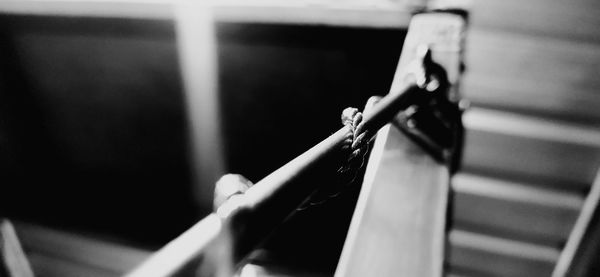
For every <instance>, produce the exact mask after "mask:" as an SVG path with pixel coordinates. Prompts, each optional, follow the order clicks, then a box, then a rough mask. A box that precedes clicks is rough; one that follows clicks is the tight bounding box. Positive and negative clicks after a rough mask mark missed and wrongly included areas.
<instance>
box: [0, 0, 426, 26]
mask: <svg viewBox="0 0 600 277" xmlns="http://www.w3.org/2000/svg"><path fill="white" fill-rule="evenodd" d="M173 3H174V2H173V1H168V0H113V1H99V0H88V1H64V0H62V1H61V0H52V1H33V0H27V1H20V0H8V1H2V2H0V12H1V13H12V14H35V15H61V16H86V17H125V18H143V19H172V18H173V17H174V12H173V7H172V6H173ZM209 3H210V5H212V6H213V7H214V11H215V18H216V20H217V21H220V22H242V23H257V22H260V23H284V24H310V25H334V26H357V27H385V28H405V27H406V26H407V25H408V21H409V19H410V16H411V11H412V10H414V9H415V8H417V7H422V6H423V5H424V1H423V0H406V1H389V0H379V1H375V2H372V1H370V2H366V1H363V2H361V1H307V0H296V1H276V0H253V1H239V0H234V1H212V2H209Z"/></svg>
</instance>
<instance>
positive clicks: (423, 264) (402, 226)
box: [336, 13, 466, 277]
mask: <svg viewBox="0 0 600 277" xmlns="http://www.w3.org/2000/svg"><path fill="white" fill-rule="evenodd" d="M465 25H466V24H465V20H464V18H463V17H461V16H459V15H454V14H446V13H432V14H419V15H416V16H415V17H414V18H413V19H412V21H411V24H410V26H409V29H408V34H407V37H406V40H405V43H404V48H403V51H402V55H401V58H400V61H399V64H398V70H397V71H396V75H395V77H394V81H393V84H392V88H391V92H390V93H394V92H395V91H396V90H397V89H398V88H399V87H402V84H403V83H404V82H405V80H404V76H406V72H403V69H404V68H406V65H407V64H408V63H409V62H410V61H412V60H413V58H414V56H415V49H416V47H417V46H419V45H423V44H425V45H429V47H430V48H431V49H432V51H433V58H434V61H435V62H437V63H440V64H441V65H442V66H444V68H445V69H446V70H447V71H448V75H449V79H450V82H451V83H452V84H456V82H457V81H458V76H459V66H460V61H461V48H462V40H463V35H464V29H465ZM449 177H450V174H449V170H448V168H447V167H446V166H445V165H443V164H440V163H438V162H437V161H435V160H434V159H433V158H432V157H430V156H429V155H428V154H427V153H425V152H424V151H423V150H422V149H421V148H420V147H418V146H417V145H416V144H414V143H413V142H412V141H410V140H409V139H408V138H407V137H406V136H405V135H404V134H403V133H402V132H401V131H400V130H398V129H397V128H396V127H394V126H393V125H391V124H388V125H387V126H385V127H384V128H382V129H381V130H380V131H379V133H378V134H377V139H376V141H375V146H374V148H373V151H372V153H371V156H370V159H369V164H368V166H367V170H366V173H365V178H364V182H363V186H362V190H361V192H360V196H359V199H358V202H357V206H356V209H355V213H354V215H353V218H352V223H351V224H350V228H349V231H348V236H347V239H346V243H345V245H344V249H343V251H342V255H341V258H340V262H339V264H338V268H337V271H336V276H407V277H414V276H421V277H433V276H435V277H439V276H442V274H443V261H444V244H445V232H446V214H447V208H448V195H449Z"/></svg>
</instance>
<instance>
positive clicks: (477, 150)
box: [463, 108, 600, 190]
mask: <svg viewBox="0 0 600 277" xmlns="http://www.w3.org/2000/svg"><path fill="white" fill-rule="evenodd" d="M463 120H464V124H465V127H466V129H467V133H466V141H465V149H464V157H463V166H464V169H465V170H466V171H471V172H484V173H486V174H492V175H495V176H501V177H503V178H508V177H510V178H516V179H518V180H522V181H524V182H530V181H531V182H534V183H541V184H543V185H545V186H562V188H564V189H575V190H585V189H586V188H588V187H589V184H590V183H591V182H592V180H593V179H594V176H595V172H596V168H597V167H598V165H600V130H595V129H590V128H587V127H586V126H578V125H574V124H567V123H564V122H556V121H550V120H546V119H541V118H535V117H528V116H520V115H516V114H511V113H506V112H498V111H492V110H486V109H479V108H473V109H471V110H470V111H468V112H467V113H466V114H465V116H464V118H463Z"/></svg>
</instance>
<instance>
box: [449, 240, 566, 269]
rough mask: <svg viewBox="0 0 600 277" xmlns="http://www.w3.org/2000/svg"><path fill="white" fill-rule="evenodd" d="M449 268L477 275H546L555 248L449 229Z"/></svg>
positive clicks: (553, 256) (555, 256) (555, 254)
mask: <svg viewBox="0 0 600 277" xmlns="http://www.w3.org/2000/svg"><path fill="white" fill-rule="evenodd" d="M448 240H449V245H450V248H449V251H448V257H447V262H448V264H449V265H450V268H451V269H450V270H451V271H452V270H453V269H454V268H455V269H457V270H460V271H468V272H473V273H476V274H477V276H507V277H511V276H528V277H535V276H549V275H550V273H551V272H552V268H553V267H554V263H555V262H556V260H557V259H558V255H559V251H558V250H556V249H554V248H550V247H544V246H539V245H535V244H529V243H523V242H518V241H513V240H507V239H500V238H496V237H492V236H484V235H480V234H475V233H470V232H465V231H461V230H452V231H450V233H449V235H448Z"/></svg>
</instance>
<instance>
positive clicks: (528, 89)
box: [462, 30, 600, 127]
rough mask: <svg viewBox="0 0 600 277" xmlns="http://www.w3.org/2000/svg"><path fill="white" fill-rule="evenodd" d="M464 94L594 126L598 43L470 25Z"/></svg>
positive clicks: (599, 77)
mask: <svg viewBox="0 0 600 277" xmlns="http://www.w3.org/2000/svg"><path fill="white" fill-rule="evenodd" d="M467 49H468V51H467V52H466V65H467V73H466V75H465V79H464V82H463V84H462V88H463V90H462V92H463V94H464V97H465V98H467V99H469V100H470V101H472V102H473V103H474V104H475V105H483V106H488V107H495V108H501V109H508V110H513V111H515V110H516V111H519V112H526V113H529V114H532V113H534V114H541V115H550V116H553V117H558V118H566V119H570V120H573V121H580V122H586V123H589V124H591V125H595V126H596V127H600V125H599V124H598V122H600V110H599V109H598V108H597V107H598V106H600V96H599V95H598V93H597V92H598V90H600V70H598V69H599V68H600V43H582V42H578V41H570V40H561V39H556V38H550V37H541V38H540V37H532V36H526V35H521V34H514V33H510V34H509V33H498V32H486V31H476V30H471V31H470V33H469V40H468V47H467Z"/></svg>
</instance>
